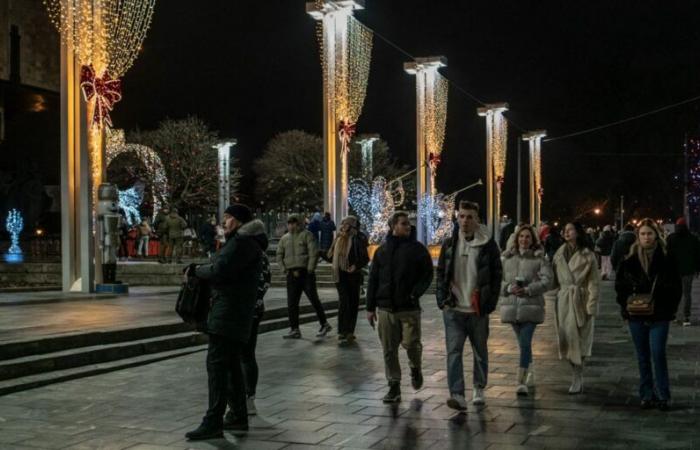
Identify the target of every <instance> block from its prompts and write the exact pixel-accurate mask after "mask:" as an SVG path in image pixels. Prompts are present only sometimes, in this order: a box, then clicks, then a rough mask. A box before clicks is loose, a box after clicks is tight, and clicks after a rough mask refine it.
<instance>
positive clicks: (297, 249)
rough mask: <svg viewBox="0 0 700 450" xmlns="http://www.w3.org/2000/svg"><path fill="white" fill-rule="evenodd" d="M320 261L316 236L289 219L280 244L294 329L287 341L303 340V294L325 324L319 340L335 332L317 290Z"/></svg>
mask: <svg viewBox="0 0 700 450" xmlns="http://www.w3.org/2000/svg"><path fill="white" fill-rule="evenodd" d="M317 262H318V247H317V246H316V240H315V239H314V236H313V234H311V232H310V231H309V230H307V229H305V228H304V226H303V224H302V223H300V220H299V217H298V216H294V215H293V216H289V219H287V233H286V234H285V235H284V236H282V238H281V239H280V241H279V243H278V244H277V264H278V265H279V267H280V269H281V270H282V271H283V272H284V273H285V274H286V275H287V311H288V314H289V327H290V328H291V330H290V331H289V333H287V334H286V335H284V338H285V339H301V331H299V301H300V300H301V293H302V292H304V293H305V294H306V296H307V297H308V298H309V301H310V302H311V305H312V306H313V307H314V310H316V316H317V317H318V322H319V323H320V324H321V328H320V329H319V330H318V334H316V337H324V336H325V335H327V334H328V332H330V331H331V329H332V327H331V326H330V324H329V323H328V321H327V320H326V313H325V312H324V311H323V305H321V300H320V299H319V298H318V291H317V290H316V273H315V271H316V263H317Z"/></svg>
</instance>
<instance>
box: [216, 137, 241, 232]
mask: <svg viewBox="0 0 700 450" xmlns="http://www.w3.org/2000/svg"><path fill="white" fill-rule="evenodd" d="M234 145H236V140H230V141H225V142H221V143H219V144H216V145H214V146H213V148H215V149H216V150H217V152H218V160H219V217H218V218H219V220H223V218H224V211H225V210H226V207H228V205H229V202H230V201H231V147H233V146H234Z"/></svg>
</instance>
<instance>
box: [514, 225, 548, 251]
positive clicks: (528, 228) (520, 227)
mask: <svg viewBox="0 0 700 450" xmlns="http://www.w3.org/2000/svg"><path fill="white" fill-rule="evenodd" d="M522 231H528V232H529V233H530V237H531V238H532V244H530V250H532V251H533V252H534V251H537V250H539V249H541V248H542V246H541V245H540V240H539V238H538V237H537V233H535V229H534V228H533V227H532V225H529V224H526V223H523V224H520V225H518V227H517V228H516V229H515V232H514V233H513V239H512V240H509V241H510V242H509V243H508V244H509V245H508V248H507V251H509V252H511V253H516V252H517V251H518V249H519V247H518V236H520V233H521V232H522Z"/></svg>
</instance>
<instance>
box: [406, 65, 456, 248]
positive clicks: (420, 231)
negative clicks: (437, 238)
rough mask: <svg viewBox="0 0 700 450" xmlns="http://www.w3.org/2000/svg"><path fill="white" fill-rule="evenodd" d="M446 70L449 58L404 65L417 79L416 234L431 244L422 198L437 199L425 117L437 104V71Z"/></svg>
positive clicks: (425, 242) (423, 241) (420, 239)
mask: <svg viewBox="0 0 700 450" xmlns="http://www.w3.org/2000/svg"><path fill="white" fill-rule="evenodd" d="M446 66H447V58H445V57H444V56H434V57H429V58H416V60H415V61H412V62H408V63H404V66H403V67H404V70H405V71H406V72H407V73H409V74H412V75H415V76H416V168H417V171H416V194H417V195H416V200H417V201H416V204H417V208H418V211H417V214H416V232H417V237H418V240H419V241H420V242H422V243H424V244H427V243H428V232H427V230H426V223H425V217H426V216H425V211H423V208H424V204H423V201H422V200H423V198H424V197H426V196H427V195H430V196H432V195H434V194H435V192H433V190H434V188H435V186H434V182H433V181H434V177H433V175H434V174H433V173H432V168H431V165H430V164H429V163H428V157H429V154H428V153H429V151H428V143H427V134H428V132H429V130H428V129H427V128H428V125H429V124H427V123H426V114H427V112H428V108H429V104H435V102H434V101H432V99H434V96H435V94H436V92H435V86H436V79H437V76H438V69H439V68H440V67H446Z"/></svg>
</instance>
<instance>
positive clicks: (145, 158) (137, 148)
mask: <svg viewBox="0 0 700 450" xmlns="http://www.w3.org/2000/svg"><path fill="white" fill-rule="evenodd" d="M105 153H106V157H107V164H106V165H107V166H109V164H111V162H112V161H114V158H116V157H117V156H119V155H121V154H122V153H134V154H135V155H136V156H137V157H138V158H139V159H140V160H141V162H142V163H143V165H144V167H145V168H146V174H147V176H148V177H149V178H150V180H149V181H150V182H151V183H153V184H152V185H153V189H152V190H153V216H154V217H155V214H156V213H157V212H158V211H159V210H160V209H161V205H162V204H163V202H164V201H166V200H167V198H168V178H167V176H166V175H165V169H164V167H163V162H162V161H161V159H160V157H159V156H158V154H157V153H156V152H155V151H153V149H151V148H150V147H147V146H145V145H141V144H127V143H126V138H125V137H124V130H112V129H108V130H107V145H106V151H105ZM139 204H140V202H139Z"/></svg>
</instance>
